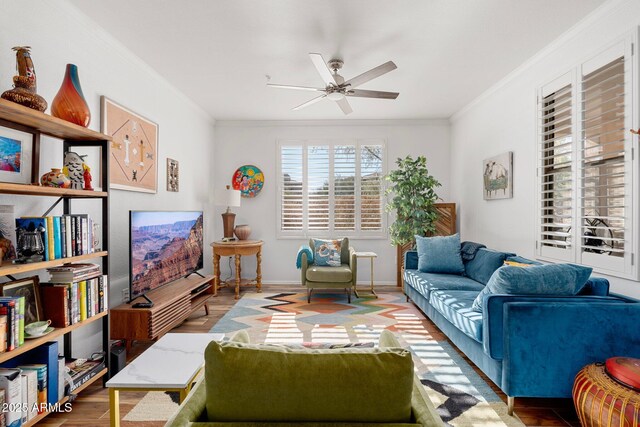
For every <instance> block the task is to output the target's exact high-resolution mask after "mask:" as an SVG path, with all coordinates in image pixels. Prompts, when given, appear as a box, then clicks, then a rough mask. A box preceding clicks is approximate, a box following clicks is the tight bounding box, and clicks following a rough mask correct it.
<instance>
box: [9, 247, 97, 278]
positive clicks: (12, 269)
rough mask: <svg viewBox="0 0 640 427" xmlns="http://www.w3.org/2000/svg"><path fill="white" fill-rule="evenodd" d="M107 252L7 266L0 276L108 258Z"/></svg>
mask: <svg viewBox="0 0 640 427" xmlns="http://www.w3.org/2000/svg"><path fill="white" fill-rule="evenodd" d="M108 254H109V253H108V252H107V251H100V252H94V253H92V254H87V255H78V256H73V257H70V258H59V259H54V260H51V261H41V262H31V263H27V264H6V265H3V266H2V267H0V276H8V275H14V274H20V273H28V272H30V271H37V270H43V269H45V268H51V267H58V266H61V265H64V264H69V263H72V262H82V261H89V260H92V259H95V258H102V257H106V256H107V255H108Z"/></svg>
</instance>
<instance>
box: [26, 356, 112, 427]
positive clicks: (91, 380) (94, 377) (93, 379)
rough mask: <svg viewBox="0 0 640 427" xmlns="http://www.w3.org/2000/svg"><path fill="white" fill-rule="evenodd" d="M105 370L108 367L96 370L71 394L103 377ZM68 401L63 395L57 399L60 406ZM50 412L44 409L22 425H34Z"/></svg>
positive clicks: (27, 426)
mask: <svg viewBox="0 0 640 427" xmlns="http://www.w3.org/2000/svg"><path fill="white" fill-rule="evenodd" d="M107 372H108V369H107V368H104V369H103V370H102V371H100V372H98V373H97V374H95V375H94V376H93V377H91V379H90V380H89V381H87V382H86V383H84V384H82V385H81V386H80V387H78V388H77V389H75V390H73V394H78V393H80V392H81V391H82V390H84V389H85V388H87V387H89V386H90V385H91V384H93V383H94V382H96V381H97V380H99V379H100V378H102V377H104V376H105V375H106V374H107ZM68 401H69V396H65V397H63V398H62V399H60V400H59V401H58V405H59V406H61V405H63V404H65V403H67V402H68ZM50 413H51V412H50V411H44V412H42V413H41V414H38V415H37V416H36V417H35V418H32V419H31V420H29V421H28V422H26V423H25V424H23V425H22V426H23V427H30V426H34V425H36V424H37V423H38V422H40V421H42V420H43V419H44V417H46V416H47V415H49V414H50Z"/></svg>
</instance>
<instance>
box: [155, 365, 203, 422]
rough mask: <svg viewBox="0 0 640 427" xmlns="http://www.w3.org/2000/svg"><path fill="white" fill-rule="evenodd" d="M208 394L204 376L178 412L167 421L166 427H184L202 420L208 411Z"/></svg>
mask: <svg viewBox="0 0 640 427" xmlns="http://www.w3.org/2000/svg"><path fill="white" fill-rule="evenodd" d="M206 403H207V392H206V387H205V384H204V376H203V377H202V378H201V379H200V381H198V382H197V383H196V385H194V386H193V389H192V390H191V393H189V394H188V395H187V398H186V399H185V400H184V402H182V404H181V405H180V407H179V408H178V412H176V413H175V415H174V416H173V417H171V418H170V419H169V421H167V423H166V424H165V427H183V426H186V425H188V424H189V423H194V422H196V421H199V420H201V419H202V416H203V414H204V412H205V410H206Z"/></svg>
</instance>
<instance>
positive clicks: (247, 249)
mask: <svg viewBox="0 0 640 427" xmlns="http://www.w3.org/2000/svg"><path fill="white" fill-rule="evenodd" d="M263 243H264V242H263V241H262V240H234V241H231V242H221V241H220V242H213V243H211V247H212V248H213V274H214V279H213V296H216V295H218V288H219V287H220V286H221V284H220V257H221V256H233V257H235V259H236V297H235V298H236V299H238V298H240V285H241V284H242V277H241V275H242V271H241V267H240V260H241V258H242V256H243V255H255V256H256V264H257V267H256V278H255V279H254V280H247V281H246V282H245V284H252V283H253V282H255V283H256V287H257V289H258V292H262V270H261V267H260V263H261V262H262V245H263Z"/></svg>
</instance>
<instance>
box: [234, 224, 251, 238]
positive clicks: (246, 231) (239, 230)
mask: <svg viewBox="0 0 640 427" xmlns="http://www.w3.org/2000/svg"><path fill="white" fill-rule="evenodd" d="M234 233H236V237H237V238H238V240H247V239H248V238H249V235H251V227H249V226H248V225H247V224H242V225H238V226H236V229H235V230H234Z"/></svg>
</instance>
